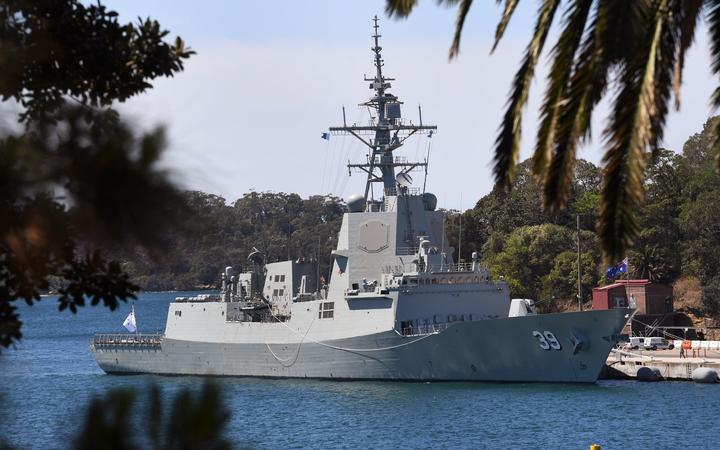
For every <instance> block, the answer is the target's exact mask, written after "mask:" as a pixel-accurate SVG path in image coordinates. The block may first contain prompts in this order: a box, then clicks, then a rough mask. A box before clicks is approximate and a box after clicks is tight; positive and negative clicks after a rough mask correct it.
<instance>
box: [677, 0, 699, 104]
mask: <svg viewBox="0 0 720 450" xmlns="http://www.w3.org/2000/svg"><path fill="white" fill-rule="evenodd" d="M703 3H704V0H685V1H684V2H681V3H680V7H681V8H682V9H681V11H680V13H681V19H680V27H679V28H680V29H679V32H680V42H679V43H678V48H677V60H676V61H675V70H674V73H673V91H674V94H675V109H676V110H678V111H679V110H680V86H681V85H682V72H683V69H684V68H685V54H686V53H687V51H688V49H689V48H690V46H692V44H693V41H694V40H695V29H696V28H697V23H698V21H699V20H700V13H701V12H702V9H703Z"/></svg>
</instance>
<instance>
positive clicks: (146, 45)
mask: <svg viewBox="0 0 720 450" xmlns="http://www.w3.org/2000/svg"><path fill="white" fill-rule="evenodd" d="M166 36H167V31H164V30H162V29H161V28H160V26H159V24H158V23H157V22H155V21H153V20H150V19H147V20H141V21H140V22H139V23H138V24H121V23H118V21H117V14H116V13H115V12H113V11H109V10H107V9H106V8H105V7H104V6H102V5H100V4H97V5H87V6H86V5H84V4H82V3H80V2H79V1H77V0H62V1H58V0H40V1H38V0H5V1H0V67H2V71H0V96H2V100H3V101H15V102H17V103H18V104H19V106H20V113H19V120H20V121H21V125H20V126H21V128H20V129H19V130H0V346H2V347H7V346H10V345H12V343H13V342H14V341H16V340H18V339H20V338H21V336H22V333H21V325H22V322H21V321H20V317H19V316H18V314H17V310H16V307H15V306H14V305H13V303H14V302H15V301H17V300H19V299H22V300H24V301H25V302H27V303H28V304H32V303H33V302H34V301H38V300H40V294H41V293H43V292H46V291H47V290H48V289H50V288H51V287H53V288H55V289H56V290H57V291H58V292H59V293H60V298H59V308H60V309H61V310H63V309H70V310H71V311H72V312H75V311H76V310H77V308H78V307H80V306H83V305H85V303H86V302H89V303H90V304H92V305H95V304H98V303H100V302H102V303H103V304H104V305H105V306H107V307H109V308H111V309H114V308H116V307H117V305H118V301H125V300H127V299H128V298H134V296H135V293H136V292H137V290H138V286H136V285H135V284H134V283H132V282H131V281H130V278H129V276H128V274H127V273H126V272H125V271H124V270H123V268H122V266H121V265H120V264H119V263H118V262H116V261H113V260H111V259H108V258H107V257H106V256H105V255H103V253H102V251H101V249H103V248H104V247H106V246H107V243H108V242H115V243H126V244H137V245H141V246H143V247H144V248H147V249H148V251H153V249H157V248H158V247H159V246H160V245H161V244H162V243H164V242H165V240H164V238H163V237H164V233H162V230H164V229H167V228H170V227H172V226H173V225H174V224H175V223H177V221H176V220H175V219H176V217H177V216H178V214H182V212H183V211H184V202H183V201H182V197H181V196H180V193H179V192H178V191H177V190H176V189H175V188H174V186H173V185H172V184H171V183H170V182H169V181H168V179H167V176H166V175H165V173H163V172H162V171H161V170H158V169H157V167H156V163H157V161H158V158H159V156H160V153H161V152H162V150H163V148H164V145H165V142H164V135H163V132H162V130H161V129H158V130H156V131H154V132H151V133H148V134H145V135H142V136H138V135H136V134H135V133H133V132H132V131H131V130H130V129H129V128H128V127H127V126H126V125H125V124H124V123H123V122H122V121H121V120H120V118H119V117H118V115H117V113H115V112H114V111H112V110H109V109H98V108H100V107H107V106H109V105H111V104H112V103H113V102H116V101H123V100H125V99H127V98H129V97H131V96H133V95H136V94H139V93H141V92H143V91H145V90H146V89H147V88H149V87H151V85H150V83H149V82H150V81H151V80H152V79H153V78H155V77H158V76H171V75H172V74H173V73H175V72H177V71H179V70H181V69H182V67H183V60H184V59H186V58H188V57H189V56H190V54H191V53H192V52H191V51H190V50H188V49H186V48H185V47H184V44H183V42H182V40H180V39H179V38H178V39H176V40H175V43H174V44H168V43H166V42H165V41H164V40H163V39H164V38H165V37H166Z"/></svg>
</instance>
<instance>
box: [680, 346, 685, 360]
mask: <svg viewBox="0 0 720 450" xmlns="http://www.w3.org/2000/svg"><path fill="white" fill-rule="evenodd" d="M684 357H685V348H683V346H682V345H681V346H680V359H682V358H684Z"/></svg>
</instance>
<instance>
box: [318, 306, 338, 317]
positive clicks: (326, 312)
mask: <svg viewBox="0 0 720 450" xmlns="http://www.w3.org/2000/svg"><path fill="white" fill-rule="evenodd" d="M334 316H335V302H322V303H320V309H319V310H318V319H332V318H333V317H334Z"/></svg>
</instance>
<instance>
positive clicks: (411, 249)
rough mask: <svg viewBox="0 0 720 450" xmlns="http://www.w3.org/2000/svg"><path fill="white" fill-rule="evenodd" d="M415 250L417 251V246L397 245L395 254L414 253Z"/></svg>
mask: <svg viewBox="0 0 720 450" xmlns="http://www.w3.org/2000/svg"><path fill="white" fill-rule="evenodd" d="M417 251H418V248H417V247H397V248H396V249H395V254H396V255H402V256H406V255H414V254H416V253H417Z"/></svg>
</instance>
